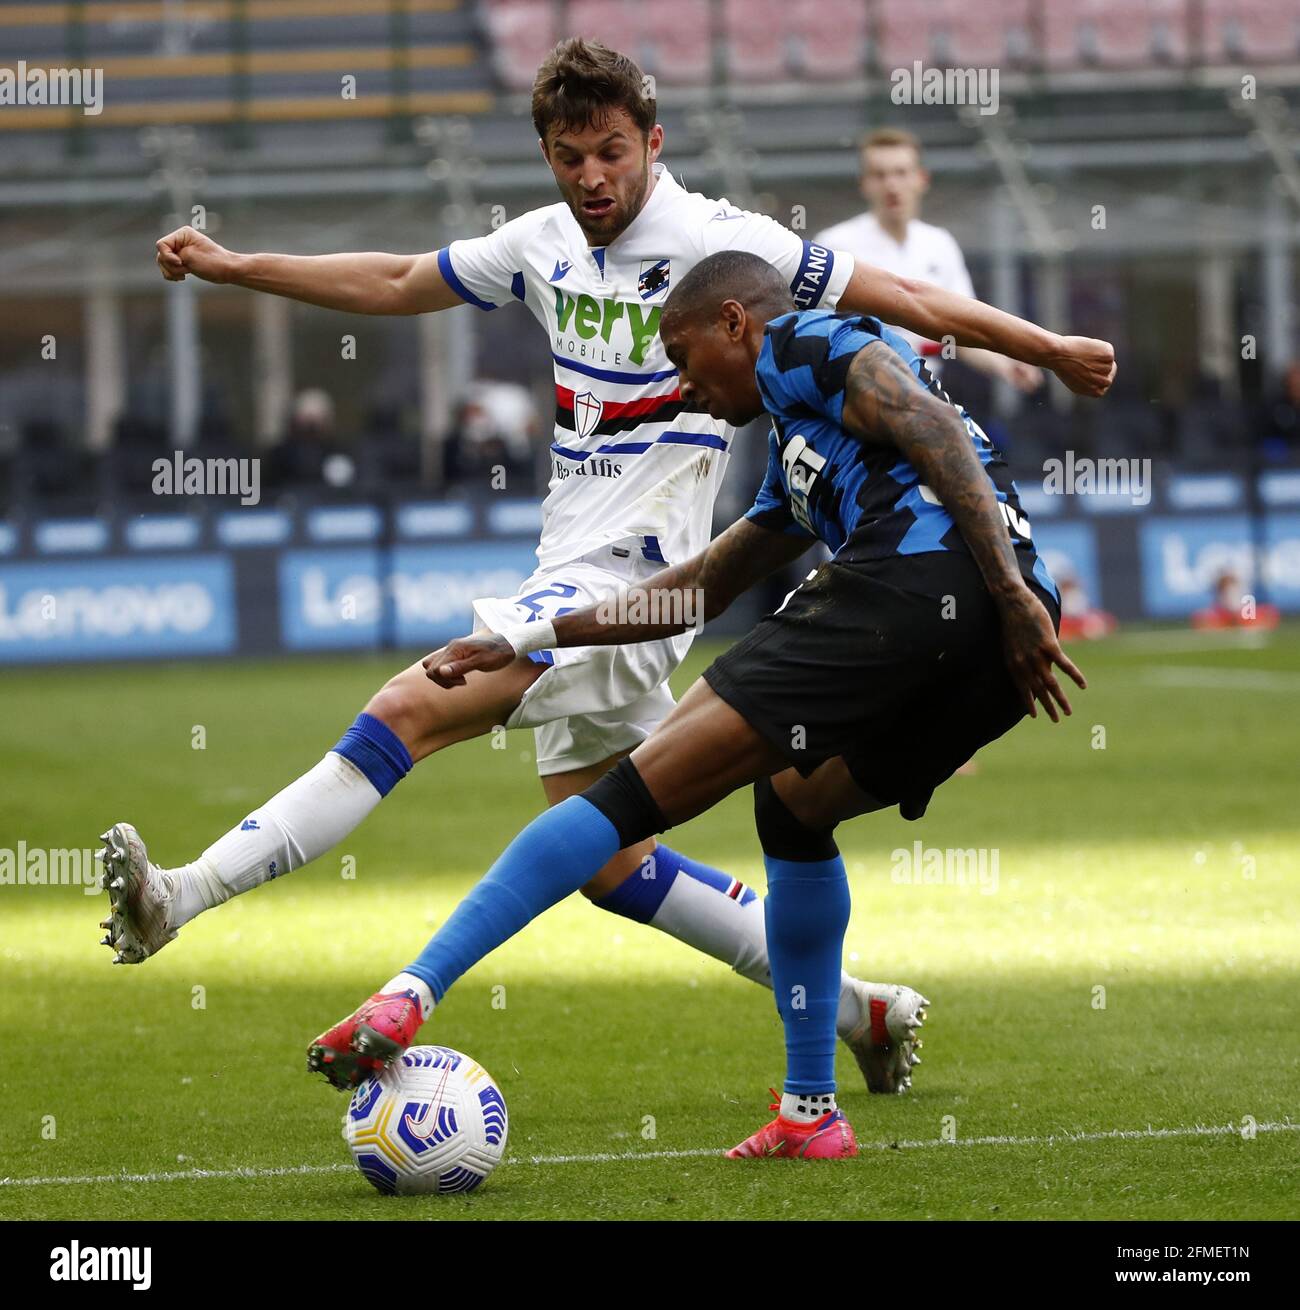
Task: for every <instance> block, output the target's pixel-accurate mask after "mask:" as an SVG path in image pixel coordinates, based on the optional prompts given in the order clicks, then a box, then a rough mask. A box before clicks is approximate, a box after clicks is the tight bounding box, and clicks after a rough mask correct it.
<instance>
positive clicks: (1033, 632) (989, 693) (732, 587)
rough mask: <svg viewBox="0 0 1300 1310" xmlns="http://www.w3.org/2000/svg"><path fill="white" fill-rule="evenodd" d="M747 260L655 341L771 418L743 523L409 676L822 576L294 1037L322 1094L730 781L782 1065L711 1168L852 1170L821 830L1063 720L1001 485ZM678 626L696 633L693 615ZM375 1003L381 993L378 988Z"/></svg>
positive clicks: (723, 391) (881, 353) (922, 391)
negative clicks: (753, 822)
mask: <svg viewBox="0 0 1300 1310" xmlns="http://www.w3.org/2000/svg"><path fill="white" fill-rule="evenodd" d="M792 311H793V304H792V302H791V299H790V291H789V288H788V286H787V285H786V283H785V281H784V280H783V279H782V277H781V275H780V274H779V273H778V272H777V270H776V269H775V268H773V267H772V265H770V264H768V263H767V262H766V261H764V260H762V259H760V258H759V257H758V256H756V255H752V254H749V253H745V252H741V251H728V252H723V253H720V254H716V255H712V256H710V257H709V258H707V259H705V260H703V261H702V262H701V263H700V264H698V265H696V267H695V268H694V269H693V270H692V271H691V272H690V273H689V274H687V276H686V277H685V278H683V279H682V281H681V282H680V283H679V284H678V286H677V287H676V289H675V290H674V291H673V293H672V294H671V295H670V297H669V299H668V301H667V304H666V305H665V308H664V313H663V317H662V320H661V323H660V334H661V336H662V338H663V343H664V346H665V348H666V350H667V353H668V356H669V358H670V359H671V360H672V362H673V364H674V365H675V366H676V367H677V369H678V371H679V374H680V379H679V382H680V387H681V392H682V396H683V399H686V400H689V401H691V402H693V403H696V404H699V405H701V406H703V407H704V408H706V409H707V410H708V411H709V413H710V414H712V415H713V416H714V417H715V418H719V419H724V420H725V421H726V422H728V423H733V424H737V425H739V424H743V423H747V422H749V421H751V420H752V419H754V418H756V417H758V416H759V415H760V414H761V413H763V412H764V411H766V412H767V413H768V414H769V415H770V416H771V418H772V435H771V455H770V459H769V463H768V470H767V476H766V478H765V480H764V482H763V486H762V488H761V489H760V491H759V494H758V498H757V500H756V501H755V503H754V506H753V508H752V509H751V510H750V511H749V513H748V514H747V515H746V516H745V517H744V518H742V519H741V520H740V521H739V522H737V523H734V524H733V525H732V526H731V527H730V528H728V529H727V531H725V532H724V533H722V534H721V536H719V537H718V538H716V539H715V540H714V541H713V542H712V543H711V544H710V545H709V546H708V548H707V549H705V550H704V551H702V552H701V553H700V554H699V555H697V556H696V557H695V558H693V559H691V560H688V561H687V562H685V563H684V564H680V565H676V566H673V567H670V568H667V569H664V570H663V571H661V572H660V573H658V574H656V575H654V576H653V577H652V578H650V579H649V580H648V581H647V582H646V583H644V584H643V586H641V587H639V588H636V589H634V590H633V591H632V592H629V593H628V595H627V597H626V598H625V599H626V603H625V604H624V605H622V606H620V607H619V610H620V612H619V613H618V614H612V613H611V611H610V607H609V606H608V605H605V606H600V607H592V608H590V609H584V610H578V611H575V612H574V613H571V614H566V615H564V616H562V617H560V618H557V619H555V620H554V622H553V624H551V623H545V624H541V625H536V626H535V625H532V624H528V625H524V624H521V625H520V629H521V630H520V631H512V632H502V633H488V634H477V635H475V636H472V637H466V638H462V639H459V640H457V641H454V642H452V643H450V644H449V645H448V646H446V647H444V648H443V649H442V650H440V651H436V652H434V653H433V654H432V655H430V656H429V657H428V659H427V660H426V661H425V668H426V671H427V672H428V675H429V677H431V678H432V679H433V680H434V681H436V682H438V683H440V684H441V685H444V686H454V685H459V684H460V683H461V682H462V681H463V680H464V679H465V678H466V677H467V676H469V677H473V676H475V674H476V671H478V670H490V669H497V668H501V667H503V665H504V664H506V663H508V662H509V661H511V660H513V659H516V658H517V657H518V654H519V652H520V650H524V649H528V650H536V649H545V648H553V647H559V646H571V645H575V646H576V645H594V644H602V643H603V644H619V643H624V642H630V641H645V640H650V639H652V638H658V637H662V636H666V635H668V634H670V633H673V632H680V631H682V630H684V628H685V626H686V625H685V623H684V622H674V621H663V622H642V621H637V620H638V619H641V618H644V617H647V616H648V617H650V618H652V619H667V620H673V619H676V618H678V617H681V616H687V617H690V616H691V613H692V606H691V605H688V604H686V603H685V598H686V597H687V596H688V594H692V595H702V597H703V607H702V609H703V615H702V617H703V619H706V620H707V619H708V618H711V617H712V616H714V615H716V614H718V613H719V612H721V611H722V610H724V609H725V608H726V607H727V606H728V605H729V604H730V603H731V601H732V600H734V599H735V597H736V596H737V595H739V594H740V593H741V592H743V591H745V590H746V589H747V588H749V587H751V586H753V585H754V584H755V583H756V582H757V581H759V580H760V579H761V578H763V577H766V576H767V575H768V574H770V573H772V572H773V571H774V570H775V569H777V568H779V567H781V566H783V565H785V564H787V563H789V562H790V561H791V560H793V559H795V558H797V557H798V556H799V555H800V554H802V553H803V552H804V551H805V550H806V549H807V548H808V547H809V546H810V545H811V544H812V543H813V542H814V541H815V540H821V541H823V542H825V543H826V544H827V545H828V546H829V547H830V548H831V549H832V551H833V552H834V554H833V557H832V558H831V559H830V560H829V561H828V562H826V563H824V564H822V565H821V566H820V567H818V568H816V569H814V570H813V571H812V572H811V573H810V574H809V575H808V577H807V578H806V579H805V581H804V582H803V583H802V584H801V585H800V586H799V587H797V588H796V589H795V590H794V591H793V592H791V593H790V595H789V596H788V597H787V598H786V600H785V602H784V603H783V604H782V605H781V607H780V608H779V609H778V610H776V612H775V613H773V614H770V615H768V616H767V617H766V618H764V619H762V620H761V621H760V622H759V623H758V625H757V626H756V627H755V628H754V629H753V630H752V631H751V632H750V633H749V634H748V635H747V636H746V637H744V638H743V639H742V640H741V641H739V642H738V643H737V644H736V645H735V646H733V647H732V648H731V649H730V650H728V651H727V652H726V653H725V654H724V655H722V656H720V657H719V658H718V659H717V660H715V661H714V662H713V664H712V665H711V666H710V667H709V668H708V670H706V672H705V673H704V676H703V677H702V678H701V679H700V680H699V681H698V682H697V683H696V684H695V685H694V686H693V687H692V688H691V689H690V690H689V691H688V692H687V694H686V695H685V696H684V697H683V698H682V701H681V703H680V704H679V705H678V706H677V708H676V709H675V710H674V711H673V712H672V713H671V714H670V715H669V717H668V718H667V719H666V720H665V722H664V723H663V724H662V725H661V726H660V727H659V728H658V729H657V730H656V731H655V732H654V734H653V735H652V736H651V737H650V738H649V739H648V740H646V741H645V742H644V743H643V744H642V745H641V746H639V747H638V748H637V749H636V750H635V751H633V752H632V754H631V755H629V756H627V757H626V758H624V759H623V760H622V761H621V762H620V763H619V764H618V765H617V767H616V768H614V769H612V770H611V771H610V772H609V773H607V774H606V775H605V776H604V777H603V778H601V779H600V780H599V781H598V782H597V783H595V784H594V785H593V786H592V787H590V788H588V790H587V791H586V792H584V793H583V794H582V795H580V796H574V797H571V798H570V799H569V800H566V801H564V802H563V803H562V804H560V805H557V806H556V807H555V808H554V809H552V810H550V811H549V812H548V813H546V814H544V815H542V816H541V817H540V818H538V819H536V820H535V821H534V822H533V823H532V824H531V825H529V827H528V828H526V829H525V830H524V831H523V832H522V833H521V834H520V835H519V836H518V837H517V838H516V839H515V840H514V842H513V843H512V844H511V845H510V846H509V847H508V848H507V850H506V851H505V853H504V854H503V855H502V856H501V858H500V859H499V860H498V861H497V862H496V864H495V865H494V866H493V867H492V869H491V870H490V872H489V873H488V874H487V875H486V876H485V877H484V878H483V880H482V881H481V882H480V883H478V885H477V886H476V887H475V888H474V889H473V890H472V891H471V892H470V894H469V895H468V896H467V897H466V899H465V900H464V901H463V902H462V903H461V905H460V906H459V907H458V908H457V910H456V912H455V913H454V914H453V915H452V916H451V918H450V919H448V921H447V922H446V923H445V924H444V925H443V926H442V927H441V928H440V929H439V930H438V932H437V934H436V935H435V936H434V937H433V939H432V940H431V941H430V942H429V944H428V946H427V947H426V948H425V950H424V951H423V953H422V954H421V955H420V956H419V958H418V959H417V960H416V961H415V963H413V964H411V965H409V966H408V967H407V969H406V971H405V972H404V973H403V974H400V975H398V978H397V979H394V980H393V983H390V984H389V985H388V986H387V987H386V988H385V989H384V991H383V992H381V993H378V994H376V996H374V997H372V998H371V1000H370V1001H368V1002H366V1004H365V1005H363V1006H362V1007H361V1009H359V1010H358V1011H357V1012H356V1013H355V1014H354V1015H352V1016H350V1017H349V1018H348V1019H345V1020H344V1021H343V1022H342V1023H340V1024H338V1025H336V1026H335V1027H334V1028H333V1029H331V1030H330V1031H328V1032H326V1033H324V1034H322V1036H321V1037H319V1038H317V1039H316V1042H315V1043H313V1045H312V1047H311V1049H310V1052H309V1062H310V1064H311V1065H312V1067H314V1068H317V1069H321V1070H323V1071H324V1072H325V1073H326V1074H327V1076H329V1077H330V1078H331V1081H334V1082H337V1083H339V1084H340V1085H347V1084H348V1083H350V1082H354V1081H355V1080H356V1079H357V1077H359V1076H360V1075H361V1074H362V1073H364V1072H365V1071H366V1070H367V1069H372V1068H375V1067H377V1066H378V1065H379V1064H381V1063H385V1062H387V1060H390V1059H392V1058H393V1057H394V1056H395V1055H396V1054H397V1053H398V1052H399V1051H400V1050H401V1049H402V1048H403V1047H405V1046H407V1045H409V1043H410V1041H411V1040H412V1038H413V1037H414V1034H415V1031H416V1029H417V1028H418V1027H419V1024H420V1022H421V1021H422V1019H423V1018H425V1017H427V1015H428V1013H429V1011H430V1010H431V1008H432V1006H433V1004H435V1003H436V1002H437V1001H438V1000H440V999H441V997H442V996H443V995H444V994H445V992H446V990H447V988H448V987H449V986H450V985H451V984H452V983H453V982H454V981H455V980H456V978H458V977H459V976H460V975H461V974H462V973H464V972H465V970H466V969H468V968H470V967H471V966H472V965H473V964H474V963H476V962H477V961H478V960H479V959H481V958H482V957H483V956H484V955H486V954H487V953H488V952H489V951H490V950H492V949H494V948H495V947H496V946H498V945H500V944H501V943H502V942H503V941H505V940H506V939H507V938H508V937H510V936H512V935H513V934H514V933H515V932H517V931H518V930H519V929H520V928H522V927H523V926H524V925H525V924H526V923H527V922H528V921H529V920H530V919H532V918H533V917H535V916H536V915H538V914H540V913H541V912H542V911H543V910H545V909H547V908H548V907H549V906H551V905H554V904H555V903H556V902H557V901H559V900H561V899H563V898H564V897H565V896H567V895H568V894H569V893H570V892H572V891H574V890H576V889H577V888H578V887H579V886H581V885H582V884H583V883H584V882H585V881H586V880H587V879H588V878H589V877H590V875H591V873H592V871H594V870H595V869H598V868H599V867H600V866H601V865H602V864H603V863H604V861H606V860H607V859H609V857H610V855H611V854H612V853H613V852H615V851H617V850H620V849H622V848H623V847H626V846H628V845H630V844H632V843H633V842H636V841H640V840H642V839H644V838H645V837H648V836H650V835H651V834H654V833H659V832H662V831H663V830H664V829H666V828H668V827H671V826H673V825H674V824H678V823H682V822H684V821H685V820H687V819H690V818H693V817H694V816H695V815H697V814H700V813H701V812H703V811H704V810H707V809H708V808H709V807H710V806H712V805H714V804H716V803H717V802H718V801H719V800H721V799H722V798H723V797H724V796H726V795H728V794H729V793H730V792H732V791H734V790H735V789H736V788H738V787H741V786H744V785H747V784H751V783H752V784H754V794H755V815H756V819H757V827H758V835H759V839H760V842H761V844H762V847H763V854H764V860H765V864H766V869H767V882H768V894H767V900H766V905H765V912H766V920H767V933H768V943H769V951H770V957H771V965H772V974H773V980H774V984H775V988H774V990H775V993H776V999H777V1009H778V1011H779V1013H780V1015H781V1019H782V1022H783V1024H784V1028H785V1036H786V1052H787V1069H786V1080H785V1085H784V1093H783V1095H782V1097H781V1101H780V1104H779V1106H774V1107H773V1108H774V1109H777V1110H778V1111H779V1113H778V1116H777V1118H776V1119H775V1120H773V1121H772V1122H770V1123H768V1124H767V1125H765V1126H764V1127H763V1128H762V1129H760V1130H759V1132H757V1133H755V1134H754V1135H753V1136H752V1137H750V1138H748V1139H747V1140H746V1141H744V1142H742V1143H741V1144H740V1145H739V1146H737V1147H735V1148H734V1149H733V1150H732V1151H731V1152H730V1154H731V1155H733V1156H742V1157H748V1156H799V1157H802V1158H832V1157H838V1156H845V1155H853V1154H855V1153H856V1150H857V1146H856V1142H855V1140H854V1137H853V1133H852V1130H851V1129H850V1128H849V1125H848V1123H847V1121H846V1120H845V1119H844V1116H843V1114H842V1113H841V1112H840V1111H839V1110H838V1108H837V1107H836V1104H835V1080H834V1057H835V1015H836V1004H837V998H838V995H839V986H840V954H841V949H842V946H843V938H844V931H845V928H846V926H847V923H848V917H849V892H848V882H847V879H846V877H845V872H844V864H843V861H842V860H841V858H840V854H839V850H838V848H837V847H836V844H835V840H834V836H833V830H834V828H835V826H836V825H837V824H838V823H840V822H841V821H843V820H845V819H848V818H851V817H853V816H854V815H858V814H865V813H868V812H869V811H872V810H878V809H882V808H885V807H888V806H893V805H897V806H898V807H899V809H900V811H901V812H902V814H903V815H904V817H906V818H911V819H916V818H919V817H920V816H921V815H922V814H923V813H924V812H925V809H926V806H927V804H928V803H929V800H930V797H931V795H932V793H933V791H934V789H935V788H936V787H937V786H939V784H940V783H942V782H943V781H944V780H945V779H946V778H948V777H949V776H950V775H951V774H952V773H953V771H954V770H955V769H956V768H957V767H958V766H959V765H960V764H962V763H963V762H964V761H965V760H967V759H969V758H970V756H971V755H972V754H973V753H974V752H975V751H976V750H978V749H979V748H980V747H981V746H983V745H985V744H986V743H988V742H990V741H992V740H994V739H995V738H997V737H1000V736H1001V735H1002V734H1003V733H1004V732H1006V731H1007V730H1008V729H1010V728H1011V727H1013V726H1014V725H1015V724H1016V723H1017V722H1018V721H1019V720H1020V719H1021V718H1023V717H1024V716H1025V714H1026V713H1028V714H1031V715H1036V713H1037V709H1036V703H1041V705H1042V706H1043V708H1044V709H1045V710H1046V711H1047V713H1048V715H1049V716H1050V717H1051V719H1052V720H1053V721H1057V719H1058V710H1059V711H1064V712H1065V713H1066V714H1069V713H1070V704H1069V700H1068V699H1067V697H1066V695H1065V692H1064V691H1063V689H1062V688H1061V686H1060V684H1059V683H1058V681H1057V679H1056V676H1055V673H1054V672H1053V669H1054V667H1056V668H1060V669H1062V670H1063V671H1064V672H1065V673H1066V674H1068V675H1069V677H1070V678H1072V679H1073V680H1074V682H1075V683H1077V684H1078V686H1080V687H1083V686H1085V682H1084V679H1083V675H1082V674H1081V673H1080V672H1079V671H1078V669H1076V668H1075V666H1074V665H1073V664H1072V663H1071V662H1070V660H1069V658H1068V657H1067V656H1066V655H1065V654H1064V652H1063V651H1062V650H1061V647H1060V645H1059V643H1058V641H1057V629H1058V627H1059V624H1060V604H1059V596H1058V594H1057V590H1056V586H1055V584H1054V583H1053V582H1052V579H1051V577H1050V576H1049V574H1048V572H1047V569H1046V568H1045V567H1044V565H1043V562H1042V560H1041V559H1040V558H1039V557H1038V554H1037V552H1036V551H1035V550H1034V545H1033V541H1032V538H1031V535H1030V526H1029V523H1028V521H1027V520H1026V518H1025V515H1024V513H1023V512H1022V510H1021V508H1020V504H1019V500H1018V498H1017V496H1016V490H1015V487H1014V485H1013V483H1012V481H1011V477H1010V474H1009V472H1008V470H1007V468H1006V465H1005V464H1004V463H1003V462H1002V460H1001V458H1000V457H999V456H998V454H997V452H996V451H995V450H994V449H993V447H992V446H991V444H990V443H989V441H988V438H987V437H985V435H984V433H983V432H982V431H981V430H980V428H979V426H978V425H977V424H976V423H975V422H974V420H972V419H971V418H970V416H969V415H968V414H967V413H966V412H965V411H964V410H963V409H961V408H960V407H958V406H956V405H954V404H953V403H952V401H950V400H949V399H948V397H947V396H946V395H945V394H944V392H943V391H942V389H941V388H940V387H939V385H938V384H937V382H935V381H934V380H933V379H931V377H930V375H929V373H928V371H927V369H926V367H925V365H924V364H923V363H922V361H921V360H920V358H919V357H918V356H917V355H916V354H915V353H914V352H913V351H912V349H911V348H910V346H908V344H907V343H906V342H905V341H904V340H903V339H902V338H901V337H899V336H898V335H897V334H895V333H893V332H891V331H890V330H889V329H888V328H886V327H884V326H883V325H882V324H881V322H880V321H879V320H878V319H875V318H868V317H865V316H862V315H858V314H841V313H833V312H830V311H824V310H810V311H807V312H803V313H795V312H792ZM696 617H698V616H696ZM394 984H397V985H396V986H394Z"/></svg>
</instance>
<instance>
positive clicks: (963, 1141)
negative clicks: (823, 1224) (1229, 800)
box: [0, 1123, 1300, 1187]
mask: <svg viewBox="0 0 1300 1310" xmlns="http://www.w3.org/2000/svg"><path fill="white" fill-rule="evenodd" d="M1241 1131H1242V1130H1241V1128H1240V1127H1238V1126H1237V1125H1236V1124H1197V1125H1195V1126H1194V1127H1191V1128H1151V1127H1147V1128H1108V1129H1106V1130H1104V1131H1103V1132H1091V1133H1069V1132H1061V1133H1049V1134H1048V1135H1047V1136H1046V1137H959V1138H958V1139H957V1140H956V1141H955V1142H946V1141H943V1140H941V1139H938V1138H932V1137H931V1138H923V1139H921V1140H918V1141H896V1142H862V1141H860V1142H859V1143H858V1148H859V1150H863V1151H921V1150H927V1149H930V1148H933V1147H936V1146H937V1147H950V1146H1070V1145H1074V1144H1075V1143H1079V1142H1139V1141H1159V1140H1162V1139H1164V1138H1170V1137H1231V1136H1236V1135H1237V1134H1239V1133H1240V1132H1241ZM1254 1131H1255V1132H1257V1133H1294V1132H1300V1123H1262V1124H1256V1125H1255V1129H1254ZM721 1154H722V1152H721V1151H720V1150H714V1149H706V1148H699V1149H696V1150H690V1151H600V1152H597V1153H595V1154H593V1155H531V1156H528V1155H513V1156H511V1157H510V1158H509V1159H508V1160H506V1161H505V1163H506V1165H520V1164H531V1165H556V1164H621V1163H623V1162H625V1161H632V1160H702V1159H706V1158H708V1157H709V1156H719V1155H721ZM352 1168H353V1166H352V1165H350V1164H343V1163H338V1164H297V1165H282V1166H279V1167H274V1168H265V1169H254V1168H244V1169H173V1170H168V1171H166V1172H163V1173H150V1174H81V1175H76V1176H72V1175H69V1176H64V1177H54V1178H0V1187H67V1186H71V1185H78V1186H84V1185H86V1184H88V1183H175V1182H194V1181H199V1182H201V1181H203V1180H204V1179H207V1178H287V1177H297V1176H299V1175H303V1174H333V1173H346V1172H350V1171H351V1170H352Z"/></svg>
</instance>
